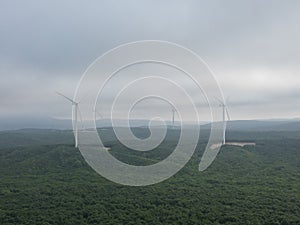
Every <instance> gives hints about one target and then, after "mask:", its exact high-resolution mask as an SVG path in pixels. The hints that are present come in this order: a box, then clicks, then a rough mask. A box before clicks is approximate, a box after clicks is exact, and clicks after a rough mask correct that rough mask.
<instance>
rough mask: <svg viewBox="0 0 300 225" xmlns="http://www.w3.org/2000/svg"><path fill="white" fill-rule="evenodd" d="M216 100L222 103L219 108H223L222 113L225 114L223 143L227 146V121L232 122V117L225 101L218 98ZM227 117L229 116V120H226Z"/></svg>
mask: <svg viewBox="0 0 300 225" xmlns="http://www.w3.org/2000/svg"><path fill="white" fill-rule="evenodd" d="M216 99H217V100H218V102H219V103H220V105H219V106H220V107H222V113H223V141H222V144H223V145H225V144H226V124H227V120H228V121H230V116H229V112H228V108H227V105H226V103H225V101H221V100H220V99H218V98H216ZM226 116H227V120H226Z"/></svg>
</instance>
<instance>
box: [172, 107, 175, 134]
mask: <svg viewBox="0 0 300 225" xmlns="http://www.w3.org/2000/svg"><path fill="white" fill-rule="evenodd" d="M174 128H175V109H174V108H173V107H172V129H174Z"/></svg>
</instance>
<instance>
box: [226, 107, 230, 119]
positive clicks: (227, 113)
mask: <svg viewBox="0 0 300 225" xmlns="http://www.w3.org/2000/svg"><path fill="white" fill-rule="evenodd" d="M225 110H226V115H227V118H228V120H230V116H229V112H228V108H227V107H225Z"/></svg>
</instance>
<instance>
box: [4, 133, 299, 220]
mask: <svg viewBox="0 0 300 225" xmlns="http://www.w3.org/2000/svg"><path fill="white" fill-rule="evenodd" d="M172 132H173V133H172ZM99 133H100V136H102V137H103V138H104V139H105V140H106V141H105V144H106V145H107V146H109V147H111V150H110V151H111V154H112V155H114V156H115V157H116V158H118V159H120V160H123V161H124V162H128V163H131V164H136V165H142V164H151V163H153V162H155V161H158V160H161V159H162V158H164V157H166V156H167V155H168V154H170V153H171V152H172V149H173V147H174V146H175V145H176V137H177V135H178V134H177V133H176V132H175V131H171V132H168V135H167V137H166V139H165V141H164V142H163V143H162V144H161V145H160V146H159V147H158V148H157V149H155V150H152V151H150V152H149V153H140V152H138V153H137V152H134V151H132V150H130V149H127V148H125V147H124V146H122V145H121V143H119V142H118V141H116V140H115V137H114V136H113V133H112V131H110V130H107V131H99ZM135 133H136V134H137V135H141V136H143V135H147V130H145V129H142V128H140V129H137V130H135ZM203 135H204V137H203V138H201V139H200V141H199V143H198V147H197V149H196V152H195V154H194V156H193V157H192V159H191V160H190V161H189V163H188V164H187V165H186V166H185V167H184V168H183V169H182V170H181V171H180V172H178V173H177V174H176V175H175V176H173V177H171V178H170V179H168V180H166V181H164V182H161V183H159V184H155V185H150V186H146V187H130V186H122V185H119V184H115V183H113V182H111V181H109V180H106V179H105V178H103V177H102V176H100V175H98V174H97V173H96V172H94V171H93V170H92V169H91V168H90V167H89V165H88V164H87V163H86V162H85V161H84V159H83V157H82V156H81V154H80V152H79V150H78V149H76V148H74V143H73V136H72V133H71V131H58V130H19V131H3V132H0V224H3V225H6V224H7V225H8V224H14V225H15V224H28V225H29V224H30V225H32V224H45V225H46V224H74V225H75V224H76V225H78V224H111V225H116V224H135V225H136V224H154V225H157V224H204V225H212V224H215V225H217V224H227V225H229V224H249V225H250V224H251V225H259V224H262V225H276V224H282V225H296V224H300V149H299V146H300V132H297V131H290V132H287V131H286V132H284V131H282V132H275V131H274V132H272V131H266V132H259V131H244V132H229V133H228V139H229V140H232V141H255V142H256V146H246V147H243V148H242V147H237V146H229V145H228V146H226V145H225V146H223V147H222V149H221V151H220V153H219V155H218V156H217V158H216V160H215V161H214V162H213V164H212V165H211V166H210V167H209V168H208V169H207V170H206V171H204V172H199V171H198V164H199V162H200V159H201V156H202V153H203V151H204V148H205V144H206V137H207V135H208V133H205V132H204V133H203Z"/></svg>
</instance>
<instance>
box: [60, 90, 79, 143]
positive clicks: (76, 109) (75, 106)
mask: <svg viewBox="0 0 300 225" xmlns="http://www.w3.org/2000/svg"><path fill="white" fill-rule="evenodd" d="M56 93H57V94H58V95H60V96H62V97H64V98H65V99H67V100H68V101H70V102H71V103H72V106H73V107H74V117H75V121H74V136H75V148H77V147H78V112H79V109H78V104H79V103H78V102H75V101H74V100H72V99H70V98H68V97H67V96H65V95H63V94H61V93H59V92H56Z"/></svg>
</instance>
